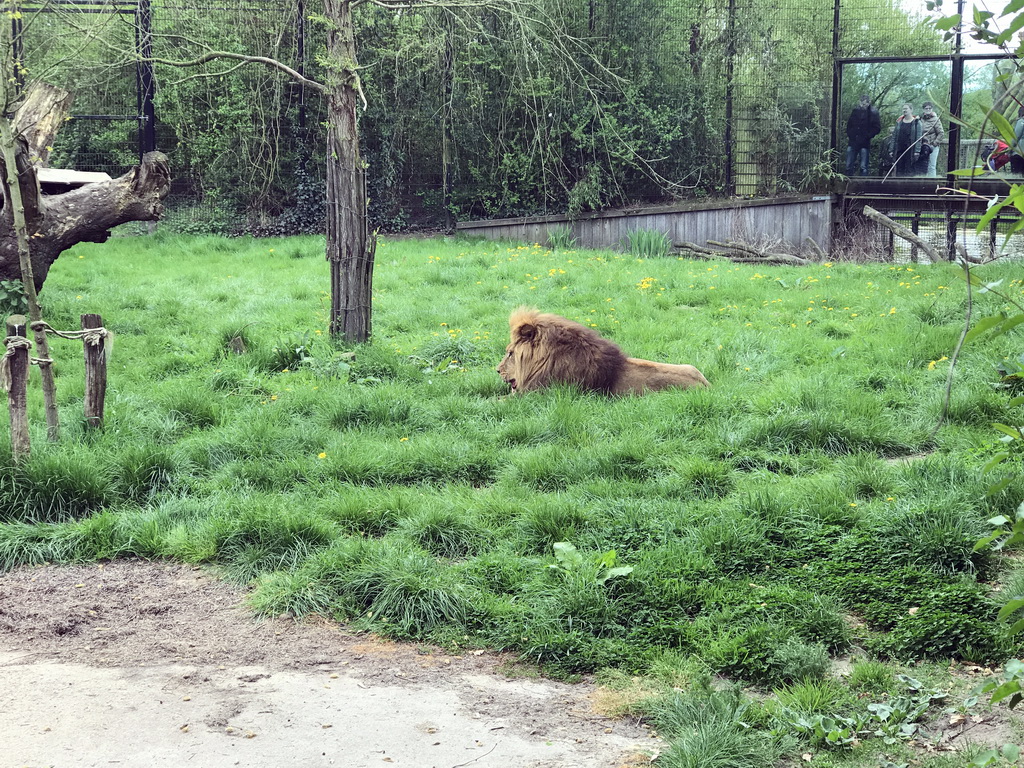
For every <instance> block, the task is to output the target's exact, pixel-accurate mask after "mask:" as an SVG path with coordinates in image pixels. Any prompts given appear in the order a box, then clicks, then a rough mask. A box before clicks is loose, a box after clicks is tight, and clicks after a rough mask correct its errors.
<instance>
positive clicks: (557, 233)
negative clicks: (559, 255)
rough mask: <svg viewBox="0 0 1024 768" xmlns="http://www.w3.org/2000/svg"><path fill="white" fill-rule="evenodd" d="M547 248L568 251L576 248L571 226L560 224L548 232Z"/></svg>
mask: <svg viewBox="0 0 1024 768" xmlns="http://www.w3.org/2000/svg"><path fill="white" fill-rule="evenodd" d="M548 247H549V248H551V249H552V250H555V251H558V250H562V251H568V250H571V249H573V248H575V247H576V235H575V234H574V233H573V229H572V225H570V224H560V225H558V226H556V227H552V228H551V229H550V230H548Z"/></svg>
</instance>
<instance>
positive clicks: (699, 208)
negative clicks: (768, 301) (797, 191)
mask: <svg viewBox="0 0 1024 768" xmlns="http://www.w3.org/2000/svg"><path fill="white" fill-rule="evenodd" d="M565 226H570V227H572V229H573V232H574V234H575V236H576V241H577V245H579V246H580V247H581V248H609V249H612V250H623V249H624V243H625V241H626V234H627V233H628V232H631V231H634V230H638V229H648V230H658V231H659V232H664V233H665V234H666V235H668V236H669V238H671V240H672V243H673V244H674V245H675V246H677V247H678V245H679V244H680V243H683V242H691V243H696V244H697V245H703V246H706V245H707V241H708V240H719V241H727V240H741V241H743V242H746V243H750V244H751V245H758V246H760V245H766V244H768V245H771V246H772V247H771V248H770V250H773V251H786V252H789V253H800V252H806V251H808V250H811V249H809V248H808V247H807V243H806V240H807V239H808V238H810V239H811V240H813V241H814V242H815V243H817V245H818V246H819V247H820V248H821V249H822V250H823V251H824V252H825V253H828V252H829V248H830V246H831V244H832V198H831V197H830V196H829V195H815V196H813V197H812V196H807V197H790V198H781V199H772V200H718V201H703V202H686V203H679V204H676V205H670V206H659V207H656V208H635V209H625V210H613V211H601V212H600V213H590V214H584V215H582V216H580V218H578V219H576V220H575V221H570V220H569V218H568V217H567V216H532V217H527V218H521V219H496V220H490V221H463V222H459V223H458V224H457V225H456V229H457V231H458V232H461V233H464V234H467V235H476V236H480V237H485V238H488V239H491V240H518V241H525V242H530V243H542V244H543V243H545V242H546V240H547V236H548V232H550V231H551V230H552V229H554V228H555V227H565Z"/></svg>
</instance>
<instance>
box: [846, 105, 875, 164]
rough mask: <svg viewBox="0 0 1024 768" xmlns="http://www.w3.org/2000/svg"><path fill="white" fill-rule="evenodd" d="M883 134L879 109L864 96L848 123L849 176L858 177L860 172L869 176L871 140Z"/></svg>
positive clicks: (847, 153) (847, 160)
mask: <svg viewBox="0 0 1024 768" xmlns="http://www.w3.org/2000/svg"><path fill="white" fill-rule="evenodd" d="M881 132H882V118H881V116H879V114H878V109H877V108H875V107H873V106H871V99H870V98H869V97H868V95H867V94H864V95H862V96H861V97H860V101H859V102H858V103H857V106H856V107H854V108H853V111H852V112H850V117H849V119H848V120H847V121H846V138H847V142H848V143H847V146H846V175H847V176H856V175H857V172H858V171H859V172H860V175H861V176H867V175H868V157H869V155H870V149H871V140H872V139H873V138H875V136H877V135H878V134H879V133H881Z"/></svg>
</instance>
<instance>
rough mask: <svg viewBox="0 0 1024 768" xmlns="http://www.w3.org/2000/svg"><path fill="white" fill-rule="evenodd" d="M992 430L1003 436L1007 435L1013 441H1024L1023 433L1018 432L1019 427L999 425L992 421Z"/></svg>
mask: <svg viewBox="0 0 1024 768" xmlns="http://www.w3.org/2000/svg"><path fill="white" fill-rule="evenodd" d="M992 429H995V430H998V431H999V432H1002V433H1003V434H1005V435H1009V436H1010V437H1012V438H1013V439H1014V440H1024V433H1022V432H1021V431H1020V427H1010V426H1007V425H1006V424H1000V423H999V422H998V421H993V422H992Z"/></svg>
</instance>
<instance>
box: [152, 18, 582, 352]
mask: <svg viewBox="0 0 1024 768" xmlns="http://www.w3.org/2000/svg"><path fill="white" fill-rule="evenodd" d="M322 2H323V6H322V8H323V14H322V15H320V16H314V17H313V18H315V19H316V20H317V21H318V22H319V23H320V24H321V25H322V26H323V27H324V28H325V29H326V50H325V54H324V56H323V57H322V58H321V59H320V64H321V66H322V68H323V71H324V77H323V81H322V82H320V81H316V80H313V79H311V78H309V77H306V76H305V75H304V74H302V73H300V72H298V71H297V70H295V69H293V68H291V67H289V66H287V65H285V64H283V63H282V62H280V61H277V60H275V59H272V58H270V57H266V56H256V55H252V54H247V53H239V52H233V51H224V50H211V49H209V48H205V50H203V52H202V53H201V54H200V55H198V56H196V57H194V58H192V59H187V60H186V59H168V58H163V57H151V58H149V59H147V60H148V61H151V62H153V63H156V64H162V65H167V66H174V67H197V66H201V65H205V64H207V63H210V62H214V61H222V60H223V61H236V62H240V63H249V64H262V65H264V66H268V67H271V68H273V69H275V70H277V71H279V72H282V73H284V74H285V75H287V76H288V77H289V78H291V79H292V80H294V81H295V82H297V83H300V84H301V85H302V86H303V87H305V88H307V89H309V90H311V91H313V92H314V93H316V94H318V95H319V96H321V97H322V98H323V99H324V100H325V102H326V107H327V120H326V123H327V152H326V166H327V167H326V181H327V194H326V198H327V199H326V218H327V227H326V229H327V246H326V251H327V253H326V256H327V261H328V262H329V264H330V272H331V310H330V333H331V335H332V336H340V337H341V338H343V339H344V340H346V341H349V342H364V341H367V340H368V339H369V337H370V333H371V299H372V283H373V267H374V256H375V250H376V236H375V233H373V232H370V231H369V227H368V220H367V208H368V201H367V194H366V164H365V163H364V161H363V159H362V155H361V152H360V141H359V127H358V111H359V106H360V105H362V106H363V107H364V108H365V106H366V104H367V100H366V97H365V95H364V94H363V89H362V84H361V79H360V66H359V64H358V55H357V54H358V52H357V49H356V41H355V22H354V19H353V11H354V10H355V9H357V8H359V7H360V6H364V5H366V6H375V7H376V8H379V9H382V10H385V11H388V12H390V13H394V14H399V13H403V12H405V11H408V10H409V9H410V8H417V9H431V10H434V11H437V12H445V13H448V12H451V11H452V9H456V8H472V9H477V10H481V11H482V10H484V9H486V10H487V12H488V13H491V14H493V15H494V16H495V17H500V18H501V19H503V20H504V22H505V23H507V24H509V25H510V26H512V27H514V29H515V35H513V36H512V37H513V38H515V39H518V40H533V39H535V38H534V36H533V32H532V28H533V27H541V28H544V29H550V28H551V27H552V26H553V24H552V22H551V20H550V18H549V17H547V16H546V14H545V12H544V11H543V9H542V8H541V5H542V3H540V2H535V1H534V0H412V1H411V2H410V1H409V0H322ZM169 37H173V38H174V39H175V41H176V42H178V43H179V45H180V47H181V48H189V47H199V48H204V46H203V45H202V44H201V43H197V41H194V40H190V39H188V38H186V37H185V36H182V35H170V36H169ZM570 43H571V39H570V40H569V41H561V42H560V43H559V45H560V50H562V51H564V52H565V53H564V56H565V58H566V59H572V60H574V61H575V60H576V59H577V58H579V57H578V56H577V55H576V49H573V50H570V48H571V44H570ZM575 66H578V63H577V64H575ZM449 120H450V116H449Z"/></svg>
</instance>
